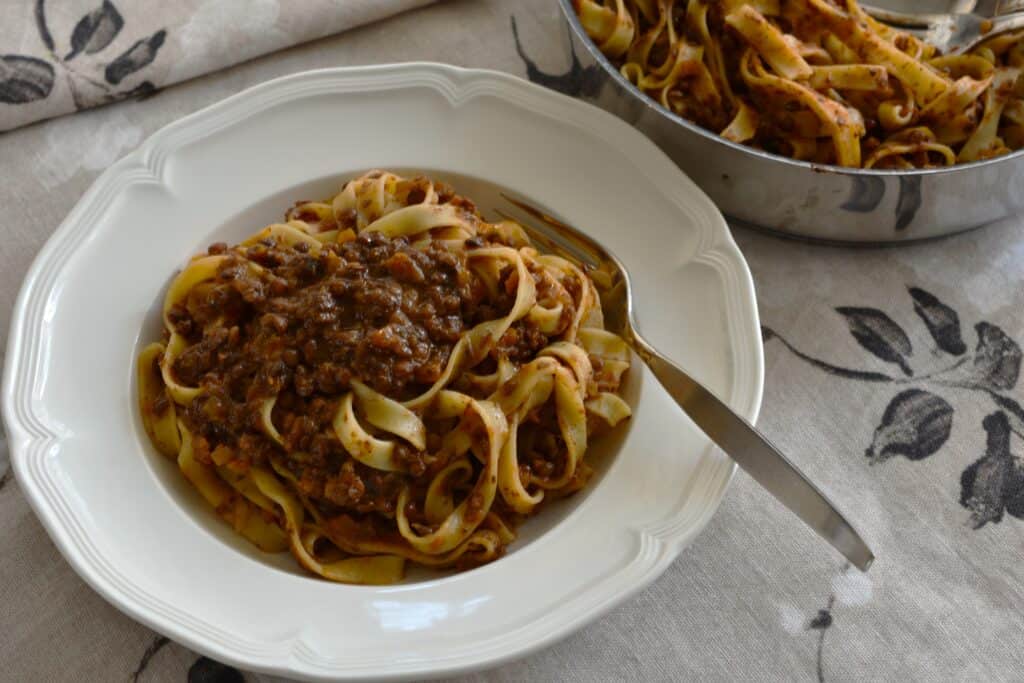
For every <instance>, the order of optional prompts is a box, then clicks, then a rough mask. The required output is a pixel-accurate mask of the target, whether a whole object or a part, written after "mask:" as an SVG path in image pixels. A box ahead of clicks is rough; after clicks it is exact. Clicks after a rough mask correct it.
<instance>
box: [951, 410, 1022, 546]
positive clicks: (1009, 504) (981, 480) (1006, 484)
mask: <svg viewBox="0 0 1024 683" xmlns="http://www.w3.org/2000/svg"><path fill="white" fill-rule="evenodd" d="M982 426H983V427H984V428H985V432H986V434H987V435H988V437H987V444H986V447H985V455H984V456H983V457H982V458H981V459H980V460H978V461H977V462H975V463H974V464H973V465H971V466H970V467H968V468H967V469H966V470H964V472H963V474H962V475H961V476H960V504H961V505H963V506H964V507H965V508H967V509H968V510H970V511H971V526H972V527H973V528H975V529H980V528H981V527H983V526H985V525H986V524H988V523H989V522H993V523H998V522H1000V521H1002V519H1003V513H1004V512H1006V513H1009V514H1010V515H1013V516H1014V517H1017V518H1018V519H1024V461H1022V460H1021V459H1020V458H1018V457H1017V456H1015V455H1013V454H1011V453H1010V423H1009V420H1008V419H1007V417H1006V414H1005V413H1002V412H996V413H992V414H991V415H989V416H988V417H986V418H985V419H984V420H983V421H982Z"/></svg>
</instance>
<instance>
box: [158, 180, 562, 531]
mask: <svg viewBox="0 0 1024 683" xmlns="http://www.w3.org/2000/svg"><path fill="white" fill-rule="evenodd" d="M440 194H441V196H442V198H444V199H447V200H448V201H453V202H458V201H460V200H461V198H459V197H457V196H455V195H453V194H452V193H450V191H447V190H445V189H443V188H442V189H441V192H440ZM421 199H422V197H417V195H416V193H415V191H413V192H410V195H409V199H408V201H409V202H410V203H412V202H415V201H419V200H421ZM461 201H463V202H464V204H466V205H468V206H467V207H466V208H467V209H468V210H472V205H471V204H469V203H468V202H465V200H461ZM489 244H491V243H490V242H489V241H488V240H485V239H482V238H481V237H476V238H473V239H472V240H469V241H468V242H467V244H466V248H467V249H473V248H480V247H484V246H489ZM209 253H210V254H224V255H226V256H227V259H226V261H225V263H224V264H223V265H222V267H221V268H220V270H219V272H218V275H217V277H216V279H215V280H212V281H210V282H207V283H204V284H202V285H199V286H197V287H195V288H194V289H193V291H192V293H191V294H190V296H189V297H188V299H187V301H186V302H185V303H184V304H183V305H178V306H176V307H175V308H173V309H172V310H171V311H170V312H169V318H170V320H171V324H172V325H173V327H174V329H175V331H177V332H178V333H179V334H181V335H183V336H185V337H186V338H187V339H188V341H189V342H190V346H189V347H188V349H187V350H186V351H185V352H183V353H182V354H181V355H180V356H179V357H178V358H177V359H176V361H175V362H174V365H173V367H172V372H173V374H174V375H175V377H176V378H177V379H178V381H180V382H182V383H183V384H186V385H189V386H202V387H203V388H204V392H203V393H202V394H201V395H200V396H199V397H198V398H196V399H195V400H193V401H192V402H191V404H189V405H188V406H187V407H186V409H185V410H184V414H183V415H182V419H183V420H184V422H185V424H186V425H187V427H188V428H189V430H190V431H191V432H192V433H193V434H194V447H195V455H196V458H197V459H198V460H199V461H201V462H206V463H210V462H217V463H218V464H224V463H225V462H226V463H230V465H229V466H230V467H231V468H234V469H235V470H236V471H239V472H244V471H245V470H246V469H247V468H248V467H249V466H250V465H251V464H253V463H259V464H265V463H268V462H270V461H273V462H274V463H276V464H277V465H279V466H284V467H286V468H287V469H288V470H289V471H290V472H291V473H292V474H293V476H294V478H295V481H296V482H297V484H296V486H297V488H298V490H299V491H300V492H301V493H302V494H304V495H305V496H307V497H308V498H309V499H310V500H312V501H313V502H314V503H315V504H316V505H318V507H319V508H320V509H321V510H322V511H324V512H325V513H326V514H327V515H328V516H332V515H333V516H337V515H342V514H345V515H348V516H350V517H352V519H354V520H356V521H358V523H360V524H372V523H373V522H372V520H371V519H369V518H366V517H365V516H366V515H367V514H369V513H376V514H378V515H382V516H383V517H387V518H391V517H393V516H394V513H395V505H396V504H397V498H398V494H399V492H400V490H401V489H402V487H403V486H404V485H405V484H408V483H411V484H412V485H413V486H414V487H417V485H418V483H419V482H422V486H425V485H426V484H427V483H429V481H430V477H429V476H423V475H432V474H433V473H434V472H435V471H436V470H437V469H438V468H439V467H440V466H443V463H440V464H438V463H435V462H434V459H433V458H432V456H431V455H430V453H432V452H436V449H437V447H438V446H439V443H437V437H434V436H432V437H431V438H432V440H433V441H434V443H428V444H427V446H428V447H427V449H426V451H424V452H417V451H415V450H414V449H413V448H411V447H409V446H407V445H399V446H398V450H397V453H396V457H397V458H398V459H399V460H401V461H403V462H405V463H406V464H407V465H408V467H409V470H410V474H408V475H406V474H400V473H390V472H382V471H378V470H374V469H372V468H369V467H366V466H364V465H363V464H361V463H360V462H358V461H356V460H354V459H353V458H351V457H349V455H348V454H347V453H346V452H345V451H344V449H343V448H342V445H341V443H340V441H339V440H338V438H337V437H336V435H335V434H334V431H333V429H332V428H331V420H332V418H333V416H334V414H335V412H336V411H337V408H338V403H339V400H340V398H341V397H342V396H343V395H344V394H345V393H346V392H347V391H348V390H349V387H350V386H351V382H352V380H353V379H359V380H361V381H362V382H364V383H366V384H367V385H369V386H371V387H373V388H374V389H376V390H377V391H379V392H381V393H383V394H385V395H387V396H389V397H391V398H394V399H397V400H404V399H407V398H410V397H412V396H415V395H417V394H419V393H421V392H422V391H424V390H425V389H427V388H428V387H429V386H431V385H432V384H433V383H434V382H435V380H437V379H438V378H439V377H440V375H441V373H442V371H443V369H444V367H445V364H446V362H447V360H448V357H449V355H450V354H451V351H452V348H453V347H454V345H455V343H456V342H457V341H458V340H459V338H460V336H461V335H462V334H463V333H464V332H465V331H466V330H468V329H469V328H471V327H472V326H473V325H474V324H476V323H477V322H478V321H482V320H488V319H493V318H495V317H500V316H501V315H504V314H505V313H507V312H508V310H509V309H510V308H511V306H512V304H513V302H514V299H515V291H516V281H515V278H516V273H515V272H512V271H511V269H507V270H506V271H505V272H502V273H501V277H500V287H499V289H501V290H502V291H503V292H505V294H506V296H502V297H499V299H498V300H497V301H495V300H494V299H493V298H490V300H489V301H488V302H487V303H486V304H485V303H484V299H485V293H486V290H485V289H484V283H483V282H482V281H480V280H479V279H478V278H477V277H476V276H475V275H474V274H473V272H472V271H471V270H470V269H469V268H468V267H467V263H466V255H465V253H464V251H451V250H449V249H448V248H447V247H446V246H445V244H444V243H443V242H441V241H436V240H435V241H432V242H430V243H429V245H427V246H426V247H425V248H423V247H422V245H418V246H417V247H416V248H414V247H412V246H411V245H410V244H409V242H408V241H407V240H406V239H404V238H395V239H389V238H387V237H385V236H383V235H381V234H380V233H378V232H364V233H362V234H360V235H359V236H357V237H355V238H354V239H351V240H349V241H347V242H344V243H341V244H335V243H331V244H326V245H324V247H323V249H322V250H321V252H320V254H319V255H317V256H314V255H312V254H311V253H309V249H308V247H307V246H306V245H304V244H299V245H297V246H294V247H292V246H287V245H284V244H278V243H276V242H275V241H274V240H273V239H266V240H264V241H263V242H260V243H258V244H255V245H252V246H248V247H243V246H239V247H232V248H228V247H227V246H226V245H225V244H223V243H217V244H213V245H211V246H210V248H209ZM246 259H248V260H250V261H253V262H256V263H258V264H260V265H261V266H262V267H263V269H262V271H255V270H253V269H251V268H247V267H246V265H245V260H246ZM533 276H534V280H535V282H536V285H537V296H538V300H540V301H545V298H547V299H551V298H552V297H553V296H555V294H554V293H553V292H555V289H556V288H553V287H552V286H551V283H550V282H546V281H545V277H550V276H546V275H544V273H542V272H540V273H533ZM563 284H564V285H566V286H570V283H563ZM561 303H563V304H564V305H565V308H564V313H563V318H562V321H563V323H564V324H563V325H560V327H561V329H564V328H565V326H567V325H568V324H569V323H570V321H571V320H572V318H573V316H574V314H575V309H574V307H573V301H572V300H571V299H567V300H565V301H562V302H561ZM561 329H560V330H558V331H559V332H560V331H561ZM548 343H549V338H548V337H547V336H546V335H545V334H543V333H542V332H541V331H540V330H538V329H537V328H536V327H535V326H533V325H531V324H530V323H529V322H527V321H525V320H522V321H519V322H517V323H516V324H515V325H513V326H512V327H511V328H510V329H509V330H508V332H507V333H506V334H505V335H504V336H503V337H502V338H501V339H500V340H498V341H497V343H496V344H495V346H494V349H493V350H492V352H491V357H490V358H488V359H485V360H484V361H483V363H482V365H481V367H493V365H494V364H495V363H496V362H497V360H498V359H499V358H501V357H505V358H508V359H510V360H512V361H513V362H517V363H518V362H522V361H526V360H529V359H530V358H532V356H533V355H534V354H535V353H536V352H537V351H539V350H540V349H541V348H543V347H544V346H546V345H547V344H548ZM271 396H277V402H276V404H275V407H274V412H273V422H274V424H275V426H276V427H277V428H278V431H279V432H280V433H281V435H282V437H283V439H284V444H285V445H284V448H282V447H281V446H279V445H278V444H277V443H276V442H274V441H272V440H271V439H269V438H268V437H266V436H265V435H264V434H263V433H262V432H261V431H260V428H259V408H260V404H261V401H262V400H263V399H265V398H267V397H271ZM428 432H430V433H434V432H435V430H434V429H428ZM538 466H542V465H540V464H538ZM414 498H416V499H419V496H414ZM409 512H410V515H411V517H412V518H413V519H414V520H415V519H416V518H417V517H421V515H420V514H419V513H418V511H416V510H410V511H409ZM371 516H372V515H371ZM360 520H361V521H360Z"/></svg>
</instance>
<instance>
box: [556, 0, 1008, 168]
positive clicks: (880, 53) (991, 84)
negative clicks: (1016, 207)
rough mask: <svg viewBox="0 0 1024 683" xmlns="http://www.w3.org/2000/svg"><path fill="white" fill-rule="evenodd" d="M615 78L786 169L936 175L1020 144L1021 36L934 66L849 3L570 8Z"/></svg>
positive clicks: (657, 2) (923, 46)
mask: <svg viewBox="0 0 1024 683" xmlns="http://www.w3.org/2000/svg"><path fill="white" fill-rule="evenodd" d="M573 4H574V6H575V8H576V12H577V15H578V16H579V20H580V23H581V24H582V26H583V28H584V29H585V30H586V31H587V33H588V35H589V36H590V37H591V38H592V39H593V40H594V42H595V43H596V44H597V46H598V47H599V48H600V49H601V51H602V52H604V53H605V55H606V56H607V57H608V58H609V59H610V60H611V61H612V62H613V63H615V64H616V65H617V66H618V67H619V69H620V70H621V72H622V75H623V76H624V77H625V78H626V79H628V80H629V81H630V82H631V83H633V84H634V85H635V86H637V88H639V89H640V90H641V91H643V92H644V93H646V94H647V95H649V96H650V97H652V98H653V99H655V100H656V101H658V102H659V103H661V105H662V106H664V107H665V108H666V109H669V110H670V111H672V112H674V113H676V114H679V115H680V116H683V117H685V118H687V119H690V120H691V121H694V122H695V123H697V124H699V125H701V126H703V127H704V128H707V129H709V130H712V131H714V132H716V133H718V134H720V135H721V136H722V137H724V138H726V139H728V140H731V141H733V142H737V143H743V144H747V145H750V146H752V147H756V148H759V149H763V150H766V151H769V152H772V153H775V154H780V155H784V156H788V157H792V158H795V159H801V160H805V161H812V162H816V163H822V164H836V165H839V166H847V167H853V168H857V167H863V168H894V169H907V168H933V167H941V166H949V165H952V164H955V163H965V162H970V161H978V160H980V159H986V158H989V157H993V156H998V155H1000V154H1006V153H1008V152H1010V151H1012V150H1015V149H1018V148H1020V147H1021V146H1022V145H1024V128H1022V125H1024V123H1022V122H1024V79H1021V78H1020V75H1021V68H1022V67H1024V31H1019V32H1015V33H1008V34H1004V35H1001V36H997V37H995V38H993V39H992V40H989V41H986V42H985V43H983V44H982V45H981V46H980V47H978V48H976V49H974V50H973V51H972V52H971V53H970V54H964V55H941V54H939V53H938V51H937V50H936V48H935V47H934V46H932V45H929V44H928V43H925V42H923V41H922V40H920V39H918V38H916V37H914V36H912V35H910V34H908V33H905V32H901V31H898V30H896V29H893V28H891V27H889V26H886V25H884V24H881V23H879V22H878V21H875V20H874V19H872V18H871V17H870V16H868V15H867V14H866V13H865V12H864V11H863V9H861V7H860V6H859V5H858V4H857V2H856V0H838V1H833V0H573Z"/></svg>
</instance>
